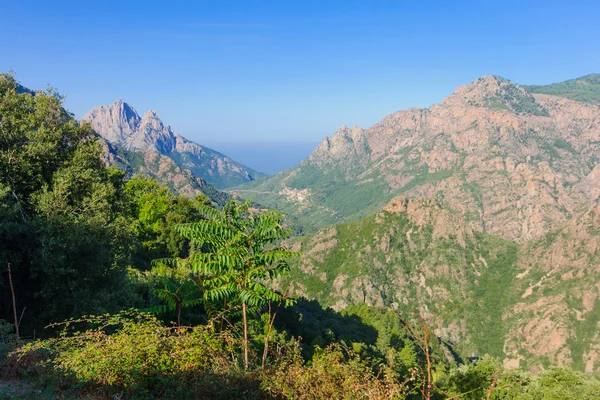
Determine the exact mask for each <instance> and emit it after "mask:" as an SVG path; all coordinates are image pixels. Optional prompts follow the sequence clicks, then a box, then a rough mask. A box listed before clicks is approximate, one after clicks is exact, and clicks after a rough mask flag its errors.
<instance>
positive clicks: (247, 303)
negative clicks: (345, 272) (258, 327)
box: [173, 200, 298, 369]
mask: <svg viewBox="0 0 600 400" xmlns="http://www.w3.org/2000/svg"><path fill="white" fill-rule="evenodd" d="M199 211H200V213H201V214H202V215H203V217H204V218H205V219H204V220H201V221H198V222H195V223H187V224H181V225H177V226H176V230H177V231H178V232H179V233H180V234H181V235H182V236H184V237H186V238H188V239H190V240H191V241H192V242H193V244H194V245H195V248H196V249H199V250H198V251H195V252H193V253H192V254H191V255H190V257H189V258H188V259H186V260H179V261H177V263H178V264H181V263H182V264H184V265H186V266H187V267H188V268H190V269H191V271H193V272H194V273H195V274H197V275H198V281H199V282H202V285H203V296H204V298H205V300H206V301H217V302H224V301H228V302H230V304H233V305H235V304H239V305H240V306H241V312H242V329H243V352H244V367H245V368H246V369H247V368H248V364H249V362H248V347H249V344H248V309H249V307H253V308H257V307H263V306H265V305H266V304H267V303H268V302H279V301H282V300H283V301H285V302H287V303H288V304H289V303H290V302H292V300H289V299H284V298H283V296H282V295H281V294H280V293H278V292H277V291H275V290H273V289H271V288H270V287H269V286H268V282H269V280H273V279H276V278H277V277H279V276H281V275H282V274H284V273H285V272H287V271H288V270H289V265H288V262H287V261H288V260H289V259H290V258H292V257H295V256H297V255H298V253H296V252H292V251H289V250H288V249H287V248H286V247H285V246H283V244H282V242H281V241H282V240H283V239H285V238H287V237H288V236H289V235H290V230H289V229H286V228H285V227H284V225H283V215H282V214H281V213H279V212H276V211H266V212H260V211H259V210H251V209H250V201H246V202H245V203H242V204H240V203H239V202H237V201H235V200H232V201H230V202H229V203H227V204H226V205H225V207H224V209H223V211H219V210H216V209H214V208H211V207H208V206H201V207H199ZM173 261H174V260H173Z"/></svg>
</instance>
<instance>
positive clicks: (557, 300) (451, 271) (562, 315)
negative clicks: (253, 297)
mask: <svg viewBox="0 0 600 400" xmlns="http://www.w3.org/2000/svg"><path fill="white" fill-rule="evenodd" d="M294 249H295V250H299V251H300V252H301V253H302V257H301V258H300V259H299V260H298V261H297V263H296V264H295V265H294V267H293V269H292V272H291V279H290V281H291V282H292V283H291V284H292V286H291V287H292V291H293V294H294V295H297V296H306V297H309V298H314V299H318V300H319V301H320V302H321V303H322V304H323V305H325V306H331V307H333V308H335V309H343V308H344V307H347V306H349V305H353V304H358V303H367V304H370V305H373V306H381V307H389V308H391V309H394V310H397V311H398V312H399V313H402V314H404V315H406V316H407V317H409V318H410V316H411V313H414V312H419V313H421V314H422V315H423V316H427V315H431V313H435V312H439V311H440V310H442V309H447V310H453V311H452V312H449V313H444V315H445V317H444V320H443V323H442V324H441V325H440V326H439V329H438V330H437V331H436V333H437V334H438V335H439V336H440V337H442V338H443V339H444V340H446V341H448V342H449V343H452V344H453V346H454V350H455V351H456V352H457V353H459V354H461V355H462V356H463V357H470V356H473V355H479V356H481V355H484V354H486V353H487V354H491V355H494V356H495V357H498V358H500V359H502V360H504V364H505V366H507V367H528V368H530V369H531V370H533V371H539V370H540V369H541V368H544V366H545V365H547V364H548V363H551V364H559V365H565V366H571V367H573V368H576V369H579V370H585V371H588V372H594V373H598V372H600V334H598V332H599V331H600V255H599V254H600V251H599V249H600V206H596V207H593V208H592V209H591V210H589V211H588V212H585V213H583V214H582V215H581V216H580V217H578V218H575V219H572V220H570V221H568V222H567V223H566V224H565V225H562V226H560V227H558V228H557V229H555V230H553V231H551V232H549V233H547V234H546V235H544V236H543V238H542V239H538V240H533V241H530V242H527V243H524V244H522V245H520V246H519V245H517V244H516V243H514V242H511V241H508V240H505V239H501V238H499V237H497V236H493V235H488V234H485V233H478V232H476V231H474V230H472V229H471V228H470V227H469V225H468V224H467V223H465V222H464V221H463V219H462V218H461V217H460V216H459V215H457V214H456V213H454V212H452V211H450V210H448V209H446V208H444V207H443V206H442V205H441V204H440V203H439V202H437V201H435V200H431V199H422V198H414V197H398V198H395V199H393V200H392V201H391V202H390V203H388V204H387V205H386V206H385V207H384V209H383V210H382V211H380V212H379V213H376V214H375V215H372V216H370V217H367V218H364V219H361V220H359V221H356V222H353V223H348V224H339V225H335V226H332V227H327V228H324V229H323V230H321V231H319V232H318V233H316V234H315V235H313V236H309V237H306V238H302V239H297V241H296V242H295V243H294ZM285 284H287V282H284V284H282V285H281V287H282V288H283V287H285ZM417 310H418V311H417Z"/></svg>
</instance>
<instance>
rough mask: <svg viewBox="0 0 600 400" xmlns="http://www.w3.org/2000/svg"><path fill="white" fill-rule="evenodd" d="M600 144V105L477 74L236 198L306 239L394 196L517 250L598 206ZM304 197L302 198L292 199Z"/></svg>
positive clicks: (349, 132)
mask: <svg viewBox="0 0 600 400" xmlns="http://www.w3.org/2000/svg"><path fill="white" fill-rule="evenodd" d="M598 137H600V107H598V106H596V105H593V104H584V103H580V102H576V101H572V100H568V99H566V98H561V97H554V96H549V95H544V94H534V95H531V94H529V93H528V92H527V91H526V90H525V89H523V88H522V87H520V86H518V85H516V84H514V83H512V82H510V81H507V80H504V79H501V78H498V77H493V76H485V77H482V78H479V79H477V80H476V81H474V82H472V83H470V84H468V85H464V86H461V87H459V88H457V89H456V91H455V92H454V93H453V94H452V95H450V96H448V97H447V98H446V99H445V100H444V101H443V102H442V103H441V104H436V105H434V106H432V107H430V108H429V109H414V108H413V109H409V110H405V111H400V112H397V113H394V114H392V115H389V116H387V117H386V118H384V119H383V120H382V121H381V122H379V123H378V124H376V125H374V126H372V127H370V128H368V129H364V130H363V129H361V128H359V127H355V128H353V129H350V128H347V127H341V128H340V129H339V130H338V131H337V132H336V133H335V134H334V135H333V136H332V137H331V138H325V139H324V140H323V142H321V144H320V145H319V146H318V147H317V148H316V149H315V151H314V152H313V153H312V154H311V155H310V157H309V158H307V159H306V160H304V161H303V162H302V163H301V164H300V165H299V166H297V167H296V168H294V169H292V170H290V171H286V172H285V173H282V174H278V175H276V176H273V177H270V178H269V179H267V180H265V181H263V182H261V183H258V184H247V185H245V186H246V188H247V192H245V191H244V190H241V191H239V193H240V194H241V195H242V196H248V197H250V196H252V197H255V198H256V200H257V201H259V202H261V203H262V204H265V205H267V206H272V207H278V208H280V209H283V210H284V211H286V212H288V213H290V214H293V215H295V216H296V217H298V218H299V220H300V222H301V223H303V224H304V225H305V227H307V228H313V229H318V228H320V227H323V226H325V225H327V224H331V223H337V222H344V221H352V220H356V219H358V218H361V217H364V216H367V215H369V214H371V213H374V212H376V211H377V210H378V209H381V207H383V206H384V205H385V204H386V203H387V202H388V201H390V200H391V199H392V198H394V197H395V196H397V195H404V196H406V197H429V198H435V199H437V200H439V201H440V202H441V203H442V204H443V205H444V206H445V207H448V208H450V209H452V210H453V211H455V212H457V213H458V214H459V215H460V216H461V217H462V218H464V219H466V220H467V221H468V222H469V226H470V228H471V229H474V230H478V231H483V232H487V233H493V234H498V235H501V236H503V237H505V238H508V239H514V240H517V241H519V242H525V241H527V240H529V239H532V238H539V237H541V236H542V235H544V234H545V233H546V232H548V231H549V230H551V229H553V228H555V227H556V226H558V225H560V224H561V223H563V222H565V221H567V220H568V219H570V218H572V217H573V216H577V215H580V214H581V213H582V212H585V210H587V209H588V207H589V206H590V204H591V203H590V202H591V201H595V200H596V198H597V197H598V195H599V193H600V192H598V190H597V189H596V187H597V186H599V185H598V184H597V180H598V179H599V178H598V176H599V175H600V174H599V173H598V172H597V171H598V170H597V169H596V171H594V168H596V166H597V164H598V160H599V159H600V141H599V140H598ZM252 189H253V190H252ZM301 191H307V192H306V193H310V195H306V196H302V198H301V199H300V197H298V196H291V194H296V193H301ZM308 191H309V192H308ZM282 195H285V197H282ZM300 200H301V203H302V207H298V204H299V203H300Z"/></svg>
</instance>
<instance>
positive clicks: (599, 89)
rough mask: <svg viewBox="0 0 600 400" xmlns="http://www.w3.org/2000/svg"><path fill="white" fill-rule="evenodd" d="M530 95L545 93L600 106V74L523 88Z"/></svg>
mask: <svg viewBox="0 0 600 400" xmlns="http://www.w3.org/2000/svg"><path fill="white" fill-rule="evenodd" d="M523 87H524V88H525V90H527V91H528V92H529V93H543V94H551V95H554V96H561V97H566V98H568V99H571V100H575V101H581V102H585V103H592V104H600V74H589V75H586V76H582V77H581V78H577V79H570V80H568V81H564V82H559V83H553V84H551V85H531V86H523Z"/></svg>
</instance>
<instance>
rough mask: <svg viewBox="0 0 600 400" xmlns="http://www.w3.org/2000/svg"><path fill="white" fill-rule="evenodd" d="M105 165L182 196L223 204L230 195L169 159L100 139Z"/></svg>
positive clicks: (149, 151) (154, 152) (154, 153)
mask: <svg viewBox="0 0 600 400" xmlns="http://www.w3.org/2000/svg"><path fill="white" fill-rule="evenodd" d="M100 143H101V144H102V147H103V149H104V154H103V159H104V163H105V164H106V165H107V166H115V167H117V168H119V169H120V170H122V171H123V172H125V174H126V175H127V176H128V177H131V176H133V175H135V174H139V175H143V176H145V177H148V178H152V179H155V180H156V181H157V182H159V183H161V184H162V185H165V186H166V187H168V188H169V189H171V190H172V191H173V192H175V193H178V194H180V195H183V196H186V197H196V196H198V195H205V196H207V197H208V198H209V199H210V200H211V201H212V202H213V203H215V204H219V205H223V204H225V203H226V202H227V201H228V200H229V199H230V198H231V196H229V195H227V194H226V193H225V192H222V191H220V190H218V189H216V188H215V187H213V186H212V185H211V184H209V183H207V182H206V181H205V180H204V179H202V178H200V177H198V176H196V175H194V174H192V172H191V171H189V170H187V169H184V168H181V167H179V166H178V165H177V164H175V162H174V161H173V160H171V159H170V158H169V157H167V156H164V155H162V154H160V153H158V152H156V151H152V150H147V151H134V150H125V149H123V148H122V147H119V146H117V145H114V144H112V143H110V142H108V141H107V140H105V139H102V138H100Z"/></svg>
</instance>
